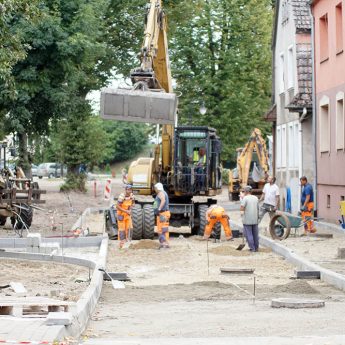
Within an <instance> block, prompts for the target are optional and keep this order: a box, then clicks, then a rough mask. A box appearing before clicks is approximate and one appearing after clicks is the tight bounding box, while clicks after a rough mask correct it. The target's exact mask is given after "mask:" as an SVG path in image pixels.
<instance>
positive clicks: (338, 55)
mask: <svg viewBox="0 0 345 345" xmlns="http://www.w3.org/2000/svg"><path fill="white" fill-rule="evenodd" d="M311 9H312V14H313V17H314V47H315V49H314V61H315V62H314V63H315V65H314V66H315V71H314V72H315V96H316V100H315V103H316V104H315V110H316V124H317V125H316V139H317V140H316V142H317V147H316V160H317V209H318V215H319V217H322V218H325V219H326V220H329V221H333V222H336V221H337V220H338V219H339V218H340V217H339V214H340V212H339V202H340V201H342V200H344V198H345V117H344V102H345V99H344V95H345V52H344V49H345V13H344V11H345V0H314V1H313V2H312V4H311Z"/></svg>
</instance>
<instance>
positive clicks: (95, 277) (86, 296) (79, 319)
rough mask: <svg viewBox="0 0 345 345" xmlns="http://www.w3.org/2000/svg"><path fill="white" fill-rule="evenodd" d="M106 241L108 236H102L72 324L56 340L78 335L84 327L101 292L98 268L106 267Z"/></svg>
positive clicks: (101, 283)
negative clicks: (96, 258)
mask: <svg viewBox="0 0 345 345" xmlns="http://www.w3.org/2000/svg"><path fill="white" fill-rule="evenodd" d="M108 242H109V240H108V236H104V237H103V240H102V243H101V246H100V250H99V258H98V260H97V262H95V266H94V267H95V269H94V271H93V274H92V278H91V282H90V285H89V287H88V288H87V290H86V291H85V292H84V293H83V294H82V296H81V297H80V299H79V300H78V302H77V312H76V314H75V315H73V317H74V318H73V323H72V325H70V326H67V327H65V328H64V329H63V333H61V334H60V339H58V340H61V339H62V338H63V337H67V336H69V337H79V336H80V335H81V333H82V332H83V331H84V330H85V329H86V326H87V324H88V321H89V318H90V316H91V315H92V312H93V311H94V309H95V307H96V305H97V302H98V299H99V297H100V295H101V292H102V286H103V273H102V272H100V271H99V270H98V269H99V268H105V267H106V261H107V254H108Z"/></svg>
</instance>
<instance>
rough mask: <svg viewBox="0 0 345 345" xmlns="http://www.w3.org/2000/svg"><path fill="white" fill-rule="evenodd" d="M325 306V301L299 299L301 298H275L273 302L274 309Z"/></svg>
mask: <svg viewBox="0 0 345 345" xmlns="http://www.w3.org/2000/svg"><path fill="white" fill-rule="evenodd" d="M324 306H325V301H323V300H319V299H315V300H313V299H303V298H301V299H299V298H274V299H272V300H271V307H272V308H291V309H303V308H322V307H324Z"/></svg>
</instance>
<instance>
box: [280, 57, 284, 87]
mask: <svg viewBox="0 0 345 345" xmlns="http://www.w3.org/2000/svg"><path fill="white" fill-rule="evenodd" d="M284 91H285V75H284V53H281V54H280V56H279V93H283V92H284Z"/></svg>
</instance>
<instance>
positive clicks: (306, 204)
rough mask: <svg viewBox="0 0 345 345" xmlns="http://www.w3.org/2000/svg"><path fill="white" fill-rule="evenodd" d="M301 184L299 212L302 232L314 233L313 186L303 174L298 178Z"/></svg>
mask: <svg viewBox="0 0 345 345" xmlns="http://www.w3.org/2000/svg"><path fill="white" fill-rule="evenodd" d="M300 181H301V186H302V194H301V212H302V219H303V223H304V232H305V234H307V233H314V232H316V230H315V229H314V222H313V216H314V191H313V187H312V185H311V184H310V183H308V179H307V178H306V177H305V176H303V177H301V178H300Z"/></svg>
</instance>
